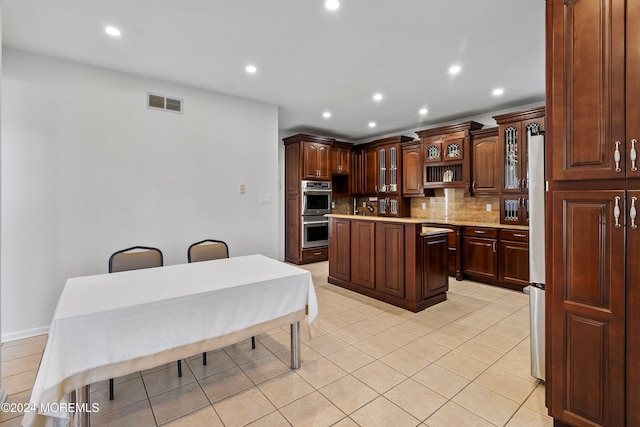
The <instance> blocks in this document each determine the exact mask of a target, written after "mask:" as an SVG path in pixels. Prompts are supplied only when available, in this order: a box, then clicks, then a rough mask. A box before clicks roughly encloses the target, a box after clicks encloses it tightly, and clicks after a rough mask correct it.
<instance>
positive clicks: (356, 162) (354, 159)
mask: <svg viewBox="0 0 640 427" xmlns="http://www.w3.org/2000/svg"><path fill="white" fill-rule="evenodd" d="M363 157H364V154H363V149H362V146H356V147H354V149H353V151H351V174H350V180H349V188H350V189H351V194H363V193H364V164H363Z"/></svg>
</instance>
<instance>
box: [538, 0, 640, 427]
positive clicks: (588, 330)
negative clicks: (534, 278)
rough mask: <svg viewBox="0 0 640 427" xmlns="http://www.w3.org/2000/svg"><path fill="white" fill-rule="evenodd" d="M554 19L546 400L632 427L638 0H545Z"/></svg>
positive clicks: (577, 421) (636, 331)
mask: <svg viewBox="0 0 640 427" xmlns="http://www.w3.org/2000/svg"><path fill="white" fill-rule="evenodd" d="M547 22H548V27H547V67H548V68H547V78H548V79H550V80H549V81H547V88H548V92H547V108H548V110H547V112H548V117H547V123H548V132H547V148H548V152H550V155H549V157H548V160H549V163H548V164H549V165H550V170H548V173H549V172H550V173H549V176H548V177H547V179H548V180H549V187H550V188H549V196H548V199H547V200H548V207H547V210H548V211H547V226H548V227H549V228H551V233H549V237H550V244H548V245H547V265H548V267H547V282H548V283H547V292H550V294H549V295H547V304H548V306H547V313H548V316H547V331H548V333H547V340H546V347H547V352H548V356H547V363H548V366H547V388H546V389H547V404H548V406H549V412H550V414H551V415H552V416H553V417H554V418H555V419H556V421H557V422H558V423H557V424H558V425H560V423H563V424H566V425H575V426H586V425H588V426H636V425H640V405H638V396H640V362H639V361H640V314H639V313H640V310H638V307H640V279H638V277H639V274H640V267H639V264H640V263H639V262H638V253H639V251H640V237H639V234H640V233H639V232H638V227H637V206H638V198H639V197H640V191H639V190H638V189H639V188H640V179H638V178H640V174H639V172H638V170H637V167H638V164H637V161H638V159H637V149H638V142H637V141H638V139H640V119H639V118H640V33H639V32H638V31H637V28H638V26H639V25H640V0H607V1H604V0H603V1H589V0H574V1H560V0H548V1H547ZM593 64H598V66H593Z"/></svg>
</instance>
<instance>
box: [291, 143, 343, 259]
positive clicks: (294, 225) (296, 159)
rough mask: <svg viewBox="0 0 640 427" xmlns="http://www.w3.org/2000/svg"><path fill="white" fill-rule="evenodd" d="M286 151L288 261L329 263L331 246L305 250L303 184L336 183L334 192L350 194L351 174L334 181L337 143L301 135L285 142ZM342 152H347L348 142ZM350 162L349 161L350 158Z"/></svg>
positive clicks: (340, 176) (341, 145)
mask: <svg viewBox="0 0 640 427" xmlns="http://www.w3.org/2000/svg"><path fill="white" fill-rule="evenodd" d="M283 141H284V152H285V159H284V162H285V192H284V199H285V200H284V203H285V206H284V208H285V214H284V216H285V226H284V232H285V238H284V241H285V249H284V258H285V261H286V262H291V263H294V264H306V263H311V262H318V261H326V260H327V257H328V250H327V247H326V246H324V247H318V248H313V249H302V240H303V235H302V181H304V180H314V181H329V180H331V181H333V182H334V188H335V190H334V193H345V194H348V193H349V182H348V176H347V175H344V174H343V175H338V176H337V177H338V178H339V179H338V180H337V181H335V180H332V176H331V171H330V157H331V154H330V153H331V148H332V145H333V144H334V143H336V141H335V140H334V139H332V138H323V137H319V136H314V135H307V134H297V135H293V136H290V137H288V138H285V139H283ZM336 144H338V149H340V150H344V149H346V148H347V147H346V145H345V143H336ZM346 161H349V159H348V156H347V159H346Z"/></svg>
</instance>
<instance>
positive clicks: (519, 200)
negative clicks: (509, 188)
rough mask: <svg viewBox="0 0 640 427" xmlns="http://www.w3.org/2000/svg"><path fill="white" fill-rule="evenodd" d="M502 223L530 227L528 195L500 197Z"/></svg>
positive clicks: (505, 195) (504, 195)
mask: <svg viewBox="0 0 640 427" xmlns="http://www.w3.org/2000/svg"><path fill="white" fill-rule="evenodd" d="M500 223H501V224H513V225H529V196H528V194H526V193H524V194H503V195H501V196H500Z"/></svg>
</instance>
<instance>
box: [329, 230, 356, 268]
mask: <svg viewBox="0 0 640 427" xmlns="http://www.w3.org/2000/svg"><path fill="white" fill-rule="evenodd" d="M329 242H333V244H329V275H330V276H333V277H337V278H339V279H341V280H347V281H349V280H351V221H349V220H344V219H336V220H335V221H331V222H330V223H329Z"/></svg>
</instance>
